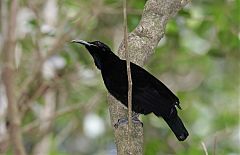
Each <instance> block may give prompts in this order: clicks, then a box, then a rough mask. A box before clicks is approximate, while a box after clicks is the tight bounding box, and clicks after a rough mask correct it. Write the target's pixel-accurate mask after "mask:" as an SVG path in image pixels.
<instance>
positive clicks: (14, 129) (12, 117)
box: [2, 0, 26, 155]
mask: <svg viewBox="0 0 240 155" xmlns="http://www.w3.org/2000/svg"><path fill="white" fill-rule="evenodd" d="M17 10H18V0H13V1H11V8H10V17H9V22H8V29H7V35H6V38H5V40H4V47H3V57H4V60H5V61H4V68H3V75H2V76H3V82H4V85H5V89H6V94H7V101H8V119H9V134H10V140H11V143H12V147H13V150H14V153H15V154H16V155H25V154H26V153H25V148H24V145H23V142H22V135H21V129H20V125H21V121H20V119H19V118H20V117H19V115H18V109H17V104H16V98H15V92H14V91H15V88H14V87H15V86H14V83H15V79H14V74H15V69H14V51H15V48H16V34H15V33H16V18H17V17H16V16H17Z"/></svg>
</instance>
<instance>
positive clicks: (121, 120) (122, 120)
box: [114, 112, 143, 128]
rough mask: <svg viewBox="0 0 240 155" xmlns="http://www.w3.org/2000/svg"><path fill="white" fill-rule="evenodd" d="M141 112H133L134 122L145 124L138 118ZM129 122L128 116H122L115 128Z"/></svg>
mask: <svg viewBox="0 0 240 155" xmlns="http://www.w3.org/2000/svg"><path fill="white" fill-rule="evenodd" d="M139 115H140V114H138V113H135V112H133V115H132V122H133V123H134V124H141V125H142V126H143V123H142V122H141V121H140V120H139V119H138V117H139ZM127 123H128V118H120V119H119V120H118V122H117V123H116V124H114V127H115V128H118V127H119V126H122V125H125V124H127Z"/></svg>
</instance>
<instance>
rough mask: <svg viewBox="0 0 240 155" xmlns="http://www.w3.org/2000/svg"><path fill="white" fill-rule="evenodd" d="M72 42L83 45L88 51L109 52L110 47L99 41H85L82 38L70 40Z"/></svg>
mask: <svg viewBox="0 0 240 155" xmlns="http://www.w3.org/2000/svg"><path fill="white" fill-rule="evenodd" d="M71 42H72V43H78V44H82V45H84V46H85V47H86V48H87V49H88V51H89V52H90V53H91V52H105V53H108V52H111V49H110V48H109V47H108V46H107V45H106V44H104V43H102V42H100V41H93V42H87V41H84V40H72V41H71Z"/></svg>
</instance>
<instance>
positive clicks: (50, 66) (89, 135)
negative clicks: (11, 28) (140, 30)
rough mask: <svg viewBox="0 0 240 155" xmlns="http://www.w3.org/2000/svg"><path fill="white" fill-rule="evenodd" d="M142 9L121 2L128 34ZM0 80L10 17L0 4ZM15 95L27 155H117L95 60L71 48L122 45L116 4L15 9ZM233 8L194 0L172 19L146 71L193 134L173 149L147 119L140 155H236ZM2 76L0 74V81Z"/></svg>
mask: <svg viewBox="0 0 240 155" xmlns="http://www.w3.org/2000/svg"><path fill="white" fill-rule="evenodd" d="M145 2H146V1H145V0H131V1H128V28H129V31H132V30H133V29H134V28H135V27H136V26H137V24H138V22H139V20H140V19H141V13H142V11H143V7H144V4H145ZM0 3H1V10H0V13H1V16H0V18H1V19H0V20H1V22H0V27H1V32H0V49H1V53H0V54H1V59H0V72H1V69H2V67H1V66H2V65H3V63H2V53H3V52H4V51H2V47H3V40H4V36H5V35H6V28H7V26H8V25H7V20H8V18H9V14H8V10H9V0H1V1H0ZM19 5H20V7H19V12H18V13H17V23H16V25H15V26H16V30H17V35H16V38H17V45H16V50H15V68H16V74H15V75H16V76H15V83H14V85H15V88H14V90H15V93H16V100H17V103H18V107H19V111H20V115H21V120H22V124H21V128H22V132H23V140H24V145H25V147H26V150H27V152H28V153H29V154H33V155H47V154H49V155H70V154H71V155H115V154H116V150H115V144H114V134H113V129H112V127H111V124H110V118H109V111H108V104H107V100H106V95H107V91H106V89H105V87H104V85H103V81H102V79H101V75H100V72H99V71H98V70H97V69H96V67H95V66H94V63H93V61H92V57H91V56H90V55H89V53H88V52H87V51H86V49H84V48H83V47H80V46H78V45H75V44H71V43H70V41H71V39H84V40H87V41H94V40H101V41H102V42H104V43H106V44H108V45H109V46H110V47H111V48H112V50H113V51H114V52H115V51H117V48H118V46H119V44H120V42H121V40H122V38H123V26H122V24H123V20H122V19H123V17H122V1H119V0H89V1H86V0H74V1H70V0H48V1H46V0H39V1H32V0H20V4H19ZM239 10H240V1H239V0H218V1H214V0H199V1H197V2H196V1H194V2H192V3H191V4H188V5H187V6H186V7H185V8H184V9H183V10H181V11H180V12H179V14H178V15H177V16H176V17H175V18H174V19H171V20H170V21H169V23H168V25H167V27H166V33H165V36H164V38H163V39H162V40H161V41H160V43H159V45H158V47H157V48H156V50H155V53H154V54H153V55H152V56H151V58H150V59H149V60H148V62H147V63H146V64H145V66H144V68H145V69H146V70H148V71H149V72H151V73H152V74H153V75H155V76H156V77H157V78H158V79H160V80H161V81H163V82H164V83H165V84H166V85H167V86H168V87H170V88H171V90H173V91H174V92H175V93H176V94H177V96H178V97H179V98H180V101H181V106H182V108H183V110H182V111H179V114H180V116H181V118H182V119H183V121H184V123H185V125H186V127H187V128H188V130H189V132H190V136H189V138H188V139H187V140H186V141H185V142H178V141H177V139H176V138H175V136H174V135H173V133H172V132H171V131H170V130H169V128H168V126H167V125H166V124H165V123H164V122H163V121H162V120H161V119H158V118H156V117H154V115H152V114H151V115H148V116H142V117H141V119H142V121H143V122H144V140H145V144H144V150H145V153H144V154H146V155H166V154H167V155H173V154H174V155H203V154H205V152H204V149H203V145H205V146H206V149H207V151H208V153H209V154H212V155H239V154H240V147H239V144H240V126H239V119H240V116H239V113H240V106H239V105H240V100H239V95H240V85H239V76H240V74H239V71H240V70H239V69H240V68H239V67H240V66H239V65H240V64H239V60H240V51H239V46H240V31H239V23H240V11H239ZM0 74H1V73H0ZM3 86H4V85H3V82H2V80H0V148H1V149H2V150H1V149H0V150H1V151H0V152H2V153H3V154H5V153H6V154H7V155H11V154H12V149H11V147H6V145H7V144H8V143H7V142H6V137H7V136H6V135H7V126H6V115H7V108H6V106H7V101H6V92H5V89H4V87H3Z"/></svg>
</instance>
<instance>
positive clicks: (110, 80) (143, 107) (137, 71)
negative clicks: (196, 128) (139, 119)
mask: <svg viewBox="0 0 240 155" xmlns="http://www.w3.org/2000/svg"><path fill="white" fill-rule="evenodd" d="M72 42H74V43H79V44H82V45H85V47H86V48H87V50H88V51H89V53H90V54H91V55H92V57H93V60H94V63H95V65H96V66H97V68H98V69H99V70H100V71H101V73H102V78H103V81H104V84H105V86H106V88H107V89H108V91H109V93H110V94H111V95H113V96H114V97H115V98H116V99H117V100H119V101H120V102H121V103H122V104H124V105H125V106H126V107H127V106H128V78H127V67H126V60H121V59H120V58H119V57H118V56H116V55H115V54H114V53H113V52H112V51H111V49H110V48H109V47H108V46H107V45H105V44H104V43H102V42H100V41H94V42H86V41H83V40H73V41H72ZM130 68H131V75H132V109H133V111H134V112H135V113H137V114H144V115H147V114H149V113H154V114H155V115H156V116H158V117H160V116H161V117H162V118H163V119H164V120H165V121H166V122H167V124H168V125H169V127H170V128H171V130H172V131H173V133H174V134H175V136H176V137H177V139H178V140H179V141H183V140H185V139H186V138H187V137H188V131H187V130H186V128H185V127H184V125H183V123H182V121H181V119H180V118H179V116H178V115H177V109H176V107H178V108H179V109H181V107H180V105H179V99H178V97H176V96H175V95H174V94H173V93H172V92H171V91H170V90H169V89H168V88H167V87H166V86H165V85H164V84H163V83H162V82H161V81H159V80H158V79H157V78H155V77H154V76H153V75H151V74H150V73H148V72H147V71H146V70H145V69H143V68H141V67H140V66H138V65H136V64H134V63H131V64H130ZM137 116H138V115H137ZM133 117H134V116H133ZM135 120H136V119H135ZM118 123H119V122H118ZM120 123H121V121H120Z"/></svg>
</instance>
